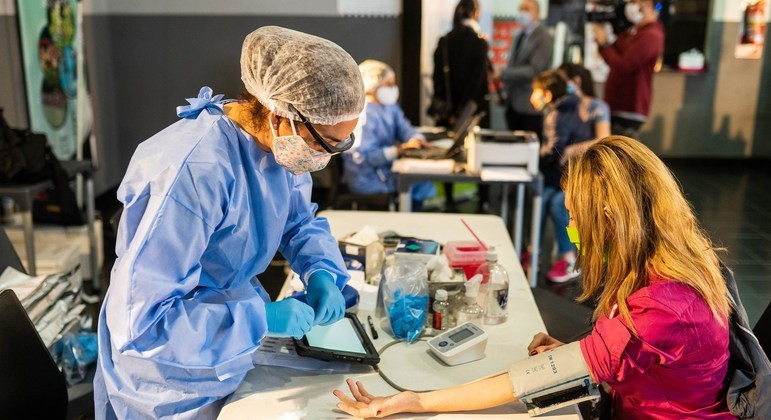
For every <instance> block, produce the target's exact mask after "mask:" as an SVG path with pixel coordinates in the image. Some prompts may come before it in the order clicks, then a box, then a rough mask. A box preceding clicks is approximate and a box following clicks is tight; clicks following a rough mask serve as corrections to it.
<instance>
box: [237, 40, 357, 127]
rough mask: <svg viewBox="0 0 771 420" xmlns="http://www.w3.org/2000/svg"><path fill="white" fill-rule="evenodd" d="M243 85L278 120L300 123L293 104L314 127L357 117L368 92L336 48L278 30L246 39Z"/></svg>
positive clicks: (344, 54)
mask: <svg viewBox="0 0 771 420" xmlns="http://www.w3.org/2000/svg"><path fill="white" fill-rule="evenodd" d="M241 80H243V82H244V85H246V90H247V91H248V92H249V93H251V94H252V95H254V97H255V98H257V100H258V101H260V103H261V104H262V105H264V106H265V107H267V108H268V109H269V110H270V111H271V112H273V113H274V114H276V115H279V116H282V117H285V118H292V119H297V114H296V113H294V112H292V111H291V110H290V108H289V105H290V104H291V105H292V106H294V107H295V108H296V109H297V110H298V111H300V112H301V113H302V114H303V115H304V116H305V117H306V118H308V120H309V121H310V122H312V123H314V124H323V125H334V124H337V123H339V122H342V121H349V120H352V119H354V118H357V117H358V116H359V113H361V110H362V108H363V107H364V89H363V84H362V80H361V74H360V73H359V69H358V67H357V66H356V61H354V60H353V58H352V57H351V56H350V55H349V54H348V53H347V52H345V50H343V49H342V48H340V46H338V45H337V44H335V43H333V42H331V41H328V40H326V39H323V38H319V37H317V36H313V35H308V34H305V33H302V32H298V31H293V30H291V29H286V28H281V27H278V26H263V27H262V28H259V29H257V30H256V31H254V32H252V33H250V34H249V35H247V36H246V39H244V45H243V48H242V49H241Z"/></svg>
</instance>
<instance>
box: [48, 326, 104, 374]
mask: <svg viewBox="0 0 771 420" xmlns="http://www.w3.org/2000/svg"><path fill="white" fill-rule="evenodd" d="M97 352H98V349H97V338H96V334H94V333H92V332H80V333H67V334H65V335H64V336H63V337H62V339H61V340H59V342H58V344H57V353H58V356H59V357H58V358H57V359H58V362H59V363H58V364H59V367H60V368H61V370H62V372H64V376H65V378H66V379H67V384H68V385H74V384H76V383H78V382H81V381H83V380H84V379H85V378H86V375H87V373H88V366H89V365H90V364H92V363H94V361H96V356H97Z"/></svg>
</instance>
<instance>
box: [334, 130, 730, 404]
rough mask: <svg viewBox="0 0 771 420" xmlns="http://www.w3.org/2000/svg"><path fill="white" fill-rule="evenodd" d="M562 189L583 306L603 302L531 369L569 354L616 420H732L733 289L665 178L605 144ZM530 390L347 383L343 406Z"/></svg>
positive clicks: (572, 165)
mask: <svg viewBox="0 0 771 420" xmlns="http://www.w3.org/2000/svg"><path fill="white" fill-rule="evenodd" d="M564 185H565V192H566V202H567V203H568V207H569V209H570V215H571V217H570V224H569V227H568V229H569V230H570V231H571V236H572V238H573V239H574V240H575V242H576V244H577V245H579V244H580V250H581V253H580V256H579V257H578V265H579V266H580V267H581V269H582V271H583V273H584V274H583V276H584V278H583V285H584V290H583V293H582V295H581V296H580V297H579V299H580V300H587V299H590V298H592V297H597V309H596V310H595V312H594V320H595V321H596V323H595V325H594V329H593V330H592V332H591V333H590V334H589V335H588V336H587V337H585V338H583V339H582V340H580V341H579V342H574V343H571V344H569V345H566V346H565V347H561V348H560V349H557V347H559V346H562V345H563V343H560V342H558V341H557V340H555V339H553V338H551V337H549V336H547V335H545V334H538V335H536V336H535V337H534V339H533V341H532V343H531V344H530V346H529V347H528V351H529V352H530V355H531V356H533V357H532V360H536V358H542V357H544V356H546V357H548V356H552V355H556V354H557V352H564V351H572V352H573V353H572V355H573V356H575V357H577V358H579V360H583V362H584V363H585V368H586V371H588V372H587V373H588V374H589V375H590V376H591V378H592V380H593V381H594V382H595V383H598V384H601V383H605V384H607V385H609V386H610V388H611V390H612V392H611V397H612V417H614V418H623V419H635V418H646V419H649V418H657V419H663V418H666V419H673V418H710V419H723V418H725V419H727V418H734V417H732V416H731V414H730V413H729V412H728V408H727V405H726V384H725V382H724V380H725V378H726V373H727V371H728V360H729V351H728V342H729V332H728V317H729V315H730V314H731V312H732V308H731V304H730V303H729V302H730V301H729V297H728V292H727V290H726V284H725V282H724V280H723V278H722V276H721V271H720V266H719V260H718V255H717V253H716V251H715V249H714V248H713V246H712V243H711V242H710V240H709V239H708V238H707V236H706V235H705V234H704V233H703V231H702V230H701V228H700V227H699V226H698V223H697V221H696V217H695V216H694V213H693V210H692V209H691V207H690V205H689V203H688V202H687V201H686V199H685V197H684V196H683V193H682V191H681V190H680V187H679V185H678V183H677V181H676V180H675V178H674V177H673V176H672V174H671V173H670V172H669V170H668V169H667V167H666V166H665V165H664V163H663V162H661V160H659V158H658V157H656V155H655V154H653V152H651V151H650V150H649V149H647V148H646V147H645V146H644V145H642V143H640V142H638V141H636V140H633V139H630V138H627V137H621V136H613V137H607V138H604V139H601V140H599V141H598V142H597V143H595V144H594V145H592V146H591V147H589V149H588V150H587V151H586V152H585V153H583V154H582V155H579V156H577V157H575V158H572V159H571V160H570V161H569V162H568V169H567V176H566V178H565V182H564ZM546 351H549V353H548V354H539V353H543V352H546ZM523 356H524V355H523ZM579 365H580V362H579ZM512 366H514V365H512ZM580 367H581V368H584V366H580ZM527 383H528V379H526V377H525V376H524V375H521V374H517V373H516V370H515V369H509V373H508V374H501V375H498V376H494V377H492V378H489V379H484V380H481V381H477V382H474V383H471V384H467V385H461V386H457V387H452V388H447V389H442V390H439V391H434V392H426V393H414V392H402V393H399V394H396V395H393V396H390V397H377V396H373V395H370V394H369V393H367V391H366V390H365V389H364V387H363V386H362V385H361V384H360V383H354V382H353V381H349V382H348V385H349V387H350V388H351V392H352V393H353V396H354V398H355V400H353V399H351V398H349V397H348V396H346V395H345V394H344V393H343V392H342V391H339V390H335V391H334V394H335V396H337V397H338V398H339V399H340V403H339V404H338V407H339V408H340V409H341V410H343V411H345V412H347V413H349V414H351V415H355V416H361V417H383V416H386V415H389V414H394V413H401V412H447V411H467V410H479V409H485V408H489V407H493V406H497V405H502V404H507V403H511V402H514V401H517V400H518V398H519V396H520V395H527V393H526V392H521V389H522V388H523V384H524V385H526V384H527Z"/></svg>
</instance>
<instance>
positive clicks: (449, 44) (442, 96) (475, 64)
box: [429, 0, 492, 213]
mask: <svg viewBox="0 0 771 420" xmlns="http://www.w3.org/2000/svg"><path fill="white" fill-rule="evenodd" d="M489 48H490V47H489V45H488V44H487V39H486V36H485V34H484V33H483V32H482V30H481V29H480V27H479V1H478V0H460V1H459V2H458V5H457V6H455V15H454V17H453V21H452V30H451V31H450V32H448V33H447V34H446V35H445V36H443V37H441V38H440V39H439V44H438V45H437V47H436V51H435V52H434V101H433V103H442V104H445V106H446V107H447V111H448V112H447V113H446V115H442V113H441V112H439V113H437V112H432V111H435V110H432V109H429V115H431V116H432V117H434V118H435V120H436V125H437V126H442V127H447V128H450V127H452V126H453V125H454V124H455V122H456V121H457V119H458V116H459V114H460V113H461V110H462V109H463V107H464V106H465V105H466V104H467V103H468V102H469V101H474V102H476V103H477V112H485V116H484V117H483V118H482V119H481V120H480V122H479V125H480V126H481V127H483V128H489V126H490V117H489V114H490V99H489V90H488V73H489V72H490V71H491V69H492V66H491V64H490V61H489V59H488V56H487V52H488V50H489ZM432 114H433V115H432ZM444 194H445V197H446V200H447V201H446V205H445V207H446V210H447V211H449V212H452V213H454V212H456V207H455V201H454V200H453V198H452V184H451V183H445V184H444ZM487 195H489V194H488V192H487V188H485V187H484V186H481V185H480V188H479V202H480V209H481V206H482V203H484V202H486V201H487Z"/></svg>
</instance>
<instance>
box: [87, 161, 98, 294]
mask: <svg viewBox="0 0 771 420" xmlns="http://www.w3.org/2000/svg"><path fill="white" fill-rule="evenodd" d="M94 213H95V211H94V179H93V178H91V177H90V176H89V177H88V178H87V179H86V223H87V224H88V251H89V257H90V258H89V262H90V264H91V282H92V284H93V286H94V290H99V286H100V284H99V260H98V258H97V256H98V254H97V250H96V229H95V227H94V219H95V215H94Z"/></svg>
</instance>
